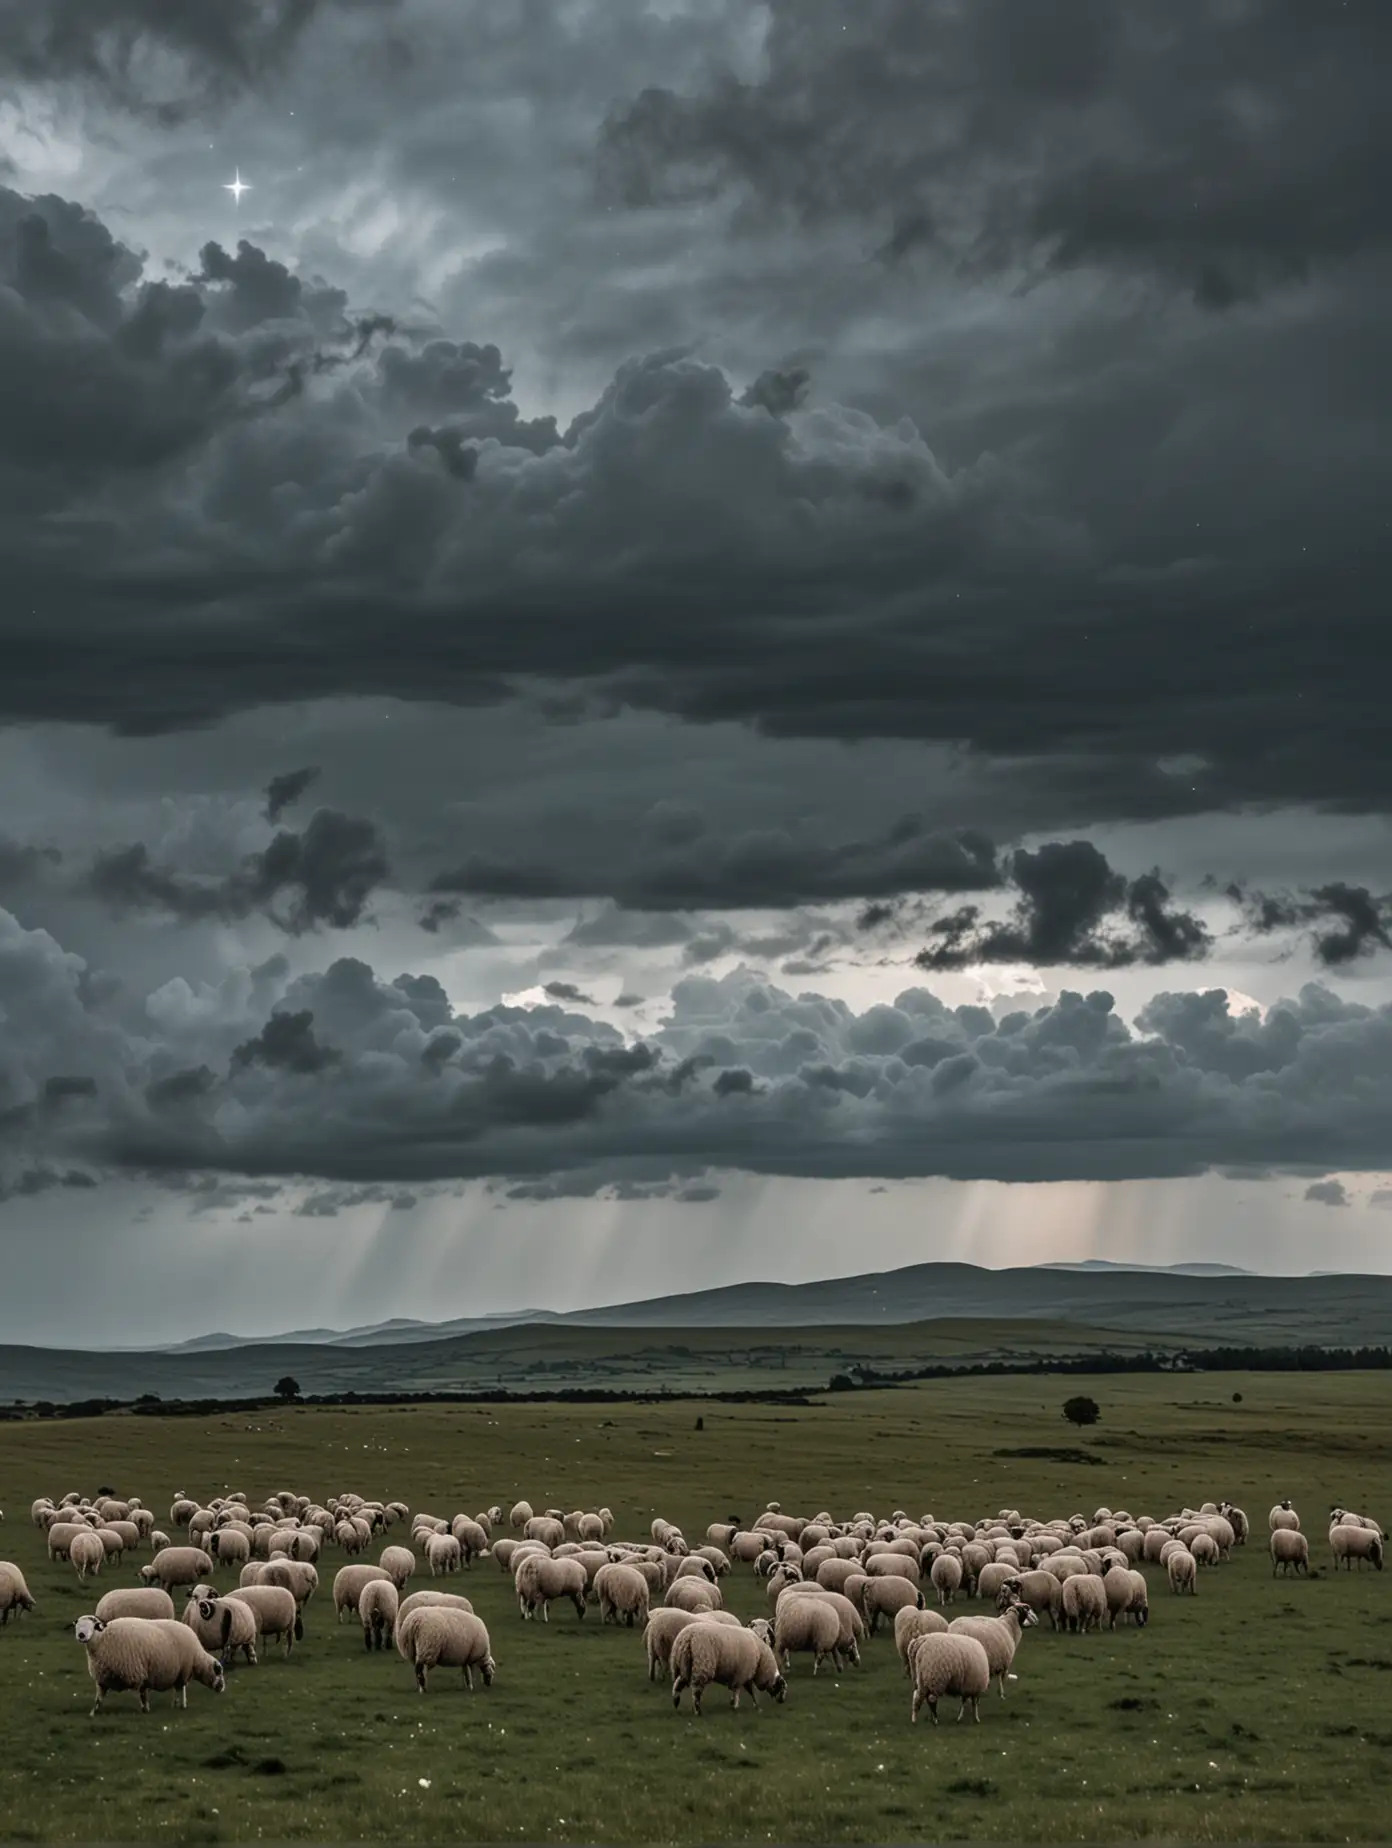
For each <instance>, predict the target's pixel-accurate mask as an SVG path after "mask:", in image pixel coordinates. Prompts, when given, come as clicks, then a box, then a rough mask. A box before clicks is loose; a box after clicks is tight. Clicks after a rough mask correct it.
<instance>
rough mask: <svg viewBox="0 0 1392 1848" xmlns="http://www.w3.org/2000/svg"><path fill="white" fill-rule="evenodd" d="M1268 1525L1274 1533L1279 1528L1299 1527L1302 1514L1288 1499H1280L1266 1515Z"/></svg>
mask: <svg viewBox="0 0 1392 1848" xmlns="http://www.w3.org/2000/svg"><path fill="white" fill-rule="evenodd" d="M1266 1522H1267V1526H1268V1527H1269V1528H1270V1530H1271V1532H1272V1533H1273V1534H1274V1533H1275V1532H1276V1531H1277V1530H1278V1529H1279V1528H1290V1529H1298V1528H1299V1526H1300V1516H1299V1515H1298V1514H1297V1513H1296V1512H1295V1509H1294V1508H1292V1507H1291V1505H1290V1503H1289V1502H1288V1501H1279V1502H1277V1504H1276V1506H1275V1507H1274V1508H1273V1509H1272V1510H1271V1513H1270V1514H1269V1515H1268V1516H1267V1517H1266Z"/></svg>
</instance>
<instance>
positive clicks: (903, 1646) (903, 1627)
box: [894, 1604, 948, 1675]
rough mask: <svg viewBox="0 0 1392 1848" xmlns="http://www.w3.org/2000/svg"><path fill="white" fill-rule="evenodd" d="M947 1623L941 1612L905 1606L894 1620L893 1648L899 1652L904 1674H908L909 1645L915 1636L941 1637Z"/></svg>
mask: <svg viewBox="0 0 1392 1848" xmlns="http://www.w3.org/2000/svg"><path fill="white" fill-rule="evenodd" d="M947 1627H948V1623H947V1619H946V1617H944V1616H943V1614H942V1612H941V1611H935V1610H929V1609H924V1610H921V1611H919V1610H915V1609H914V1607H913V1606H912V1605H911V1604H906V1605H905V1606H904V1608H903V1610H902V1611H900V1612H899V1614H898V1616H897V1617H896V1618H895V1619H894V1647H895V1649H896V1650H897V1651H898V1652H899V1660H900V1661H901V1662H902V1663H903V1664H904V1673H905V1674H906V1675H907V1674H908V1672H909V1644H910V1643H911V1642H912V1641H913V1640H914V1638H915V1637H916V1636H932V1635H939V1636H941V1635H942V1634H944V1632H945V1631H946V1630H947Z"/></svg>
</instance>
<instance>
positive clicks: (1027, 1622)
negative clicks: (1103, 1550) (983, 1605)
mask: <svg viewBox="0 0 1392 1848" xmlns="http://www.w3.org/2000/svg"><path fill="white" fill-rule="evenodd" d="M1097 1582H1098V1583H1099V1584H1100V1583H1101V1581H1100V1580H1098V1581H1097ZM1038 1622H1039V1619H1038V1618H1037V1617H1036V1616H1035V1614H1034V1612H1033V1611H1032V1610H1031V1609H1030V1607H1029V1605H1028V1604H1026V1603H1025V1602H1024V1601H1023V1600H1022V1599H1019V1598H1011V1599H1010V1600H1009V1601H1008V1602H1007V1604H1006V1605H1005V1608H1004V1610H1002V1611H1001V1613H1000V1614H999V1616H996V1617H954V1618H953V1620H952V1622H951V1623H950V1624H949V1625H948V1626H947V1627H948V1634H949V1635H951V1636H974V1637H975V1638H976V1640H977V1642H979V1643H980V1644H981V1647H982V1648H983V1649H984V1650H985V1651H986V1660H987V1661H988V1662H989V1663H990V1665H991V1673H992V1674H993V1675H994V1676H995V1678H996V1680H997V1682H998V1683H999V1685H1000V1693H1001V1699H1002V1700H1004V1699H1005V1678H1006V1676H1007V1675H1008V1674H1009V1673H1010V1668H1011V1664H1012V1663H1013V1662H1014V1660H1015V1652H1016V1650H1017V1649H1018V1648H1019V1647H1020V1639H1021V1637H1023V1635H1024V1633H1025V1631H1026V1630H1027V1629H1028V1628H1029V1627H1030V1626H1031V1625H1033V1624H1037V1623H1038Z"/></svg>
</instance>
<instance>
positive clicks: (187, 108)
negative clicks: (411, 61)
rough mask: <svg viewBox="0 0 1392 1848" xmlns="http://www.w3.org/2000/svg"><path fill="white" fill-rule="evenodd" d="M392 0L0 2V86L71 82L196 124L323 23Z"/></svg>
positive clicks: (271, 73)
mask: <svg viewBox="0 0 1392 1848" xmlns="http://www.w3.org/2000/svg"><path fill="white" fill-rule="evenodd" d="M396 4H397V0H218V4H217V5H215V6H202V5H192V6H190V5H180V4H177V3H176V4H174V5H171V4H170V0H43V4H42V5H37V6H35V5H30V4H29V0H0V76H4V77H8V78H9V79H11V80H14V79H16V78H18V79H20V80H21V81H26V82H41V83H44V82H46V83H51V82H72V81H77V82H79V83H82V84H84V85H88V86H90V87H91V88H92V89H93V90H94V91H96V92H98V93H99V94H101V95H103V96H105V97H107V98H109V99H110V100H111V101H113V102H116V103H118V104H120V105H121V106H123V107H125V108H128V109H131V110H134V111H135V112H136V113H138V114H141V115H149V116H151V117H153V118H156V119H157V120H159V121H160V122H162V123H164V124H173V123H176V122H180V121H183V120H185V119H186V118H188V117H189V116H193V115H202V114H204V113H205V112H206V111H207V110H208V109H209V108H211V107H213V106H215V105H216V104H218V103H220V102H223V101H225V100H226V99H227V98H228V97H229V96H231V95H233V94H234V93H235V92H237V91H239V90H242V89H244V88H245V87H247V86H248V85H251V84H255V83H264V82H267V81H274V77H275V75H276V69H277V66H278V65H280V64H281V62H282V61H283V60H284V58H285V57H286V55H287V53H288V52H289V51H290V50H291V49H292V47H293V46H294V45H295V43H296V41H297V40H298V39H299V38H300V36H301V35H302V34H303V33H304V32H305V31H306V29H307V28H308V27H309V26H310V25H311V24H312V23H313V22H314V20H315V19H316V17H319V16H321V15H323V14H325V13H339V14H342V13H346V12H352V11H354V10H357V11H359V12H364V13H376V14H378V15H381V16H383V17H390V16H391V14H392V13H393V11H394V9H395V6H396Z"/></svg>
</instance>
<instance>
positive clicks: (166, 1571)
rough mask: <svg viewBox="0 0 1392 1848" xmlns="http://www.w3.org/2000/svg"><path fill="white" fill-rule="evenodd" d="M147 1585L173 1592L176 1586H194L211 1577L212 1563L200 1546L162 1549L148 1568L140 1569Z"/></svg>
mask: <svg viewBox="0 0 1392 1848" xmlns="http://www.w3.org/2000/svg"><path fill="white" fill-rule="evenodd" d="M140 1576H141V1578H142V1579H143V1580H144V1581H145V1583H146V1584H147V1585H160V1586H163V1588H164V1590H165V1591H173V1590H174V1588H175V1587H176V1586H177V1585H196V1584H198V1582H199V1581H200V1580H201V1579H208V1578H211V1577H212V1576H213V1562H212V1560H211V1559H210V1558H209V1556H208V1554H207V1553H205V1552H204V1550H203V1548H202V1547H201V1546H166V1547H162V1548H161V1549H160V1551H159V1552H158V1553H156V1554H155V1556H154V1558H153V1559H152V1560H151V1561H150V1563H149V1565H148V1566H142V1567H141V1568H140Z"/></svg>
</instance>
